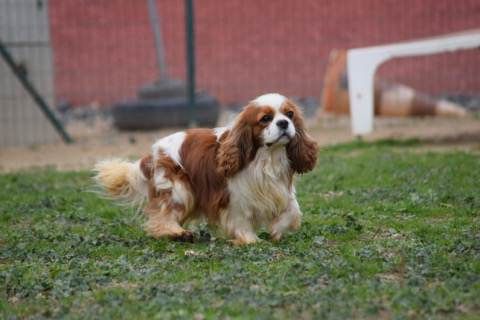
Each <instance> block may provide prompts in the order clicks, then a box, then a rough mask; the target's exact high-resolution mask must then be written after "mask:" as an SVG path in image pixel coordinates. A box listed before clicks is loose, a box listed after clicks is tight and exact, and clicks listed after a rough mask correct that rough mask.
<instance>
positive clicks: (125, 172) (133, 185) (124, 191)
mask: <svg viewBox="0 0 480 320" xmlns="http://www.w3.org/2000/svg"><path fill="white" fill-rule="evenodd" d="M93 170H94V172H95V176H94V179H95V181H96V182H97V184H98V185H99V186H101V187H102V188H103V189H104V190H105V193H106V194H107V196H109V197H110V198H113V199H114V200H119V201H121V202H123V203H125V204H129V205H141V204H142V203H143V202H144V200H145V198H146V197H147V196H148V180H147V178H146V177H145V176H144V175H143V173H142V170H141V168H140V161H136V162H129V161H126V160H121V159H110V160H103V161H100V162H98V163H97V164H96V165H95V167H94V169H93Z"/></svg>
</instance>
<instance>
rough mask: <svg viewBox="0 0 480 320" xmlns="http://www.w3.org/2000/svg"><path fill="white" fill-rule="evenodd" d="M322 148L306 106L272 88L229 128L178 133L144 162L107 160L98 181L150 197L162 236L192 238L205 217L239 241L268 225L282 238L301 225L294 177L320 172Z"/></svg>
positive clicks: (153, 225) (130, 195) (122, 193)
mask: <svg viewBox="0 0 480 320" xmlns="http://www.w3.org/2000/svg"><path fill="white" fill-rule="evenodd" d="M317 149H318V148H317V144H316V143H315V141H313V140H312V138H311V137H310V136H309V135H308V134H307V133H306V131H305V125H304V120H303V116H302V113H301V110H300V109H299V108H298V107H297V106H296V105H295V104H294V103H293V102H292V101H291V100H289V99H287V98H285V97H284V96H282V95H280V94H277V93H270V94H265V95H262V96H260V97H258V98H256V99H255V100H253V101H251V102H250V103H249V104H248V105H247V106H246V107H245V108H244V109H243V111H242V112H241V113H240V114H239V115H238V116H237V117H236V119H235V120H234V121H233V123H232V124H231V125H230V126H228V127H222V128H215V129H189V130H186V131H182V132H177V133H174V134H172V135H170V136H167V137H165V138H162V139H160V140H158V141H157V142H155V144H154V145H153V146H152V152H151V154H150V155H148V156H146V157H144V158H143V159H141V160H139V161H137V162H128V161H123V160H106V161H102V162H100V163H98V164H97V165H96V166H95V171H96V180H97V182H98V183H99V184H100V185H101V186H103V187H104V189H105V190H106V191H107V193H108V194H109V195H110V196H112V197H113V198H115V199H120V200H127V201H135V200H139V199H140V200H141V199H142V198H143V199H145V198H146V199H148V200H147V204H146V206H145V208H144V212H145V214H146V216H147V222H146V230H147V232H148V233H149V234H150V235H152V236H153V237H156V238H160V237H170V238H176V239H180V240H191V239H192V233H191V232H190V231H187V230H185V229H184V228H183V227H182V226H183V225H184V224H185V223H186V222H187V221H190V220H194V219H197V218H204V219H206V221H207V222H208V224H209V225H213V226H217V227H219V228H220V230H221V231H223V233H224V234H225V235H226V236H227V237H229V238H230V239H232V240H233V242H234V243H235V244H248V243H254V242H256V241H257V240H258V237H257V233H256V231H257V230H258V229H259V228H261V227H266V228H267V229H268V230H269V232H270V234H271V237H272V239H274V240H279V239H280V238H281V237H282V235H283V234H284V233H285V232H286V231H288V230H296V229H298V228H299V227H300V222H301V217H302V212H301V211H300V208H299V205H298V202H297V199H296V196H295V187H294V183H293V177H294V174H295V173H304V172H307V171H310V170H312V169H313V167H314V166H315V162H316V159H317Z"/></svg>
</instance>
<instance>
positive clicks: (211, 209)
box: [180, 129, 229, 222]
mask: <svg viewBox="0 0 480 320" xmlns="http://www.w3.org/2000/svg"><path fill="white" fill-rule="evenodd" d="M228 135H229V134H228V133H227V134H226V135H225V134H224V135H222V139H228ZM219 146H220V144H219V142H218V141H217V137H216V135H215V133H214V131H213V130H212V129H191V130H188V131H187V135H186V137H185V141H184V142H183V144H182V147H181V149H180V157H181V158H182V165H183V168H184V170H185V172H186V173H187V175H188V177H189V181H190V187H191V188H192V191H193V194H194V198H195V204H196V207H197V209H198V211H201V212H203V213H204V214H205V215H206V216H207V218H208V220H209V221H211V222H214V221H216V220H217V219H218V215H219V212H220V209H223V208H226V207H227V205H228V201H229V193H228V190H227V181H226V178H225V176H224V175H222V174H220V173H219V172H218V171H217V161H216V154H217V152H218V148H219Z"/></svg>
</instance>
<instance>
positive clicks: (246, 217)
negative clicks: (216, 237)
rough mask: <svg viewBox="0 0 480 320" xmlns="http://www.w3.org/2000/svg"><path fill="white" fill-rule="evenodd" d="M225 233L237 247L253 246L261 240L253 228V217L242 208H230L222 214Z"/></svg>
mask: <svg viewBox="0 0 480 320" xmlns="http://www.w3.org/2000/svg"><path fill="white" fill-rule="evenodd" d="M220 217H221V226H222V229H223V231H224V232H225V233H226V234H227V235H228V236H229V237H230V238H231V239H232V240H231V241H232V243H233V244H235V245H245V244H252V243H255V242H257V241H258V240H259V238H258V237H257V234H256V233H255V229H254V228H253V226H252V222H251V215H250V214H249V212H245V210H242V209H241V208H229V210H225V211H224V212H222V214H221V216H220Z"/></svg>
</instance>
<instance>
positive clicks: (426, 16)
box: [0, 0, 480, 170]
mask: <svg viewBox="0 0 480 320" xmlns="http://www.w3.org/2000/svg"><path fill="white" fill-rule="evenodd" d="M151 2H154V5H153V6H152V3H151ZM187 3H188V1H180V0H158V1H150V2H149V1H147V0H110V1H98V0H49V1H47V0H0V40H1V42H2V46H3V47H4V48H5V49H6V51H8V54H9V55H10V56H11V58H12V59H13V60H14V63H15V65H14V66H13V67H12V66H9V65H8V63H7V62H6V60H5V56H3V59H0V110H1V112H0V127H1V129H0V159H1V162H0V166H1V168H3V169H6V170H8V169H10V168H17V167H22V163H25V164H26V165H30V166H31V165H49V164H52V165H56V166H59V167H64V166H65V167H67V168H69V163H72V162H73V161H74V160H73V159H77V160H76V161H77V162H78V161H80V162H81V164H80V166H81V165H88V164H89V163H91V162H92V161H94V160H95V159H96V158H97V157H101V156H106V155H110V154H116V155H125V156H132V157H133V156H136V155H137V154H138V153H140V152H141V151H140V150H144V151H143V152H148V146H149V145H150V144H151V142H152V139H153V138H155V137H158V136H161V135H163V134H166V133H168V132H170V131H172V130H177V129H178V127H185V126H188V125H192V124H193V125H208V126H215V125H222V124H224V123H226V122H228V121H229V120H230V119H231V118H232V117H233V115H234V114H235V112H237V111H238V110H239V108H240V107H241V106H243V105H244V104H245V103H247V102H248V101H249V100H251V99H252V98H254V97H255V96H258V95H260V94H262V93H266V92H280V93H282V94H284V95H287V96H290V97H293V98H295V99H296V100H297V101H299V103H300V104H302V105H303V107H304V109H305V112H306V114H307V116H308V118H309V123H310V125H311V126H312V131H313V132H314V133H316V134H317V136H318V139H319V140H320V142H324V143H326V144H328V143H335V142H339V141H345V140H348V139H351V138H352V136H351V132H350V131H349V130H350V129H349V122H348V118H347V119H346V117H347V116H348V110H347V111H346V112H345V110H343V111H342V110H341V109H342V107H341V106H339V107H338V108H337V107H336V106H335V105H331V106H327V105H325V104H326V103H328V101H330V100H328V101H327V100H325V97H324V96H325V90H327V91H328V88H327V89H326V88H325V87H326V85H327V84H326V83H325V80H326V75H327V74H328V70H329V68H330V66H331V64H332V59H333V60H334V58H335V55H336V54H338V52H342V50H347V49H351V48H357V47H365V46H373V45H379V44H386V43H395V42H400V41H410V40H415V39H420V38H428V37H433V36H438V35H444V34H449V33H455V32H463V31H466V30H472V29H476V28H479V23H480V2H479V1H477V0H458V1H450V0H423V1H416V0H403V1H393V0H363V1H355V0H342V1H330V0H320V1H318V0H302V1H291V0H290V1H289V0H276V1H267V0H229V1H218V0H217V1H215V0H196V1H193V2H192V4H193V12H192V15H191V16H190V20H189V16H188V14H187V11H188V10H186V9H187V8H186V4H187ZM152 10H153V11H154V12H153V11H152ZM189 21H190V23H192V25H193V34H189V32H188V27H186V26H188V23H189ZM155 32H157V34H155ZM189 35H190V36H192V38H191V39H192V40H194V47H193V48H190V50H188V49H189V46H188V39H189ZM189 52H190V53H191V55H192V56H191V57H193V62H194V67H195V68H194V71H195V73H194V75H193V77H194V79H195V92H196V95H195V99H196V104H197V105H196V106H195V107H194V108H196V109H195V110H196V111H195V112H194V113H193V115H192V113H191V110H192V109H191V108H190V107H191V100H189V99H188V89H189V88H190V87H189V82H188V80H189V78H188V63H189V61H190V62H191V61H192V60H189V59H188V53H189ZM332 57H333V58H332ZM344 69H345V68H344V67H341V68H340V70H344ZM15 70H16V73H17V74H15ZM341 72H342V71H340V73H341ZM479 73H480V51H479V50H478V49H472V50H459V51H454V52H449V53H440V54H435V55H428V56H422V57H411V58H402V59H394V60H391V61H388V62H386V63H385V64H383V65H382V66H381V67H380V69H379V70H378V72H377V77H378V78H379V79H382V81H383V80H384V81H386V82H388V83H393V84H394V86H395V85H397V84H398V85H401V86H407V87H408V88H411V89H412V90H414V91H415V92H418V93H421V94H423V95H426V96H428V97H429V98H430V99H431V100H432V101H437V100H441V99H446V100H448V101H451V102H452V103H455V104H456V105H458V106H460V107H462V108H465V110H467V111H468V112H469V115H468V116H467V117H462V120H460V121H462V122H458V121H459V120H452V119H451V118H450V119H443V118H442V119H439V120H437V119H430V117H429V118H428V119H424V118H422V119H413V120H411V121H410V122H405V120H396V119H391V118H389V117H387V119H384V120H380V121H379V122H378V123H376V124H377V129H376V131H375V133H374V134H373V135H372V137H392V136H393V137H409V136H410V135H413V136H420V137H422V135H423V136H426V137H427V138H428V137H433V138H434V137H438V136H439V135H441V133H445V135H449V136H450V137H451V136H452V135H454V138H455V137H458V136H468V137H469V138H468V139H469V140H473V141H478V140H477V139H478V138H479V136H478V132H479V130H480V129H479V121H478V111H476V110H478V108H479V107H480V99H479V97H480V76H479ZM22 77H23V78H25V79H27V80H28V82H29V83H30V84H31V86H32V87H33V88H34V90H35V92H37V93H38V95H39V96H41V97H42V99H43V100H44V102H45V104H46V105H47V106H48V107H49V110H51V112H52V114H53V115H54V118H55V119H57V120H58V124H59V125H60V126H61V127H62V128H63V129H64V130H65V132H66V133H67V134H68V135H69V136H71V137H72V138H73V139H74V140H75V143H74V145H75V147H72V146H68V148H67V146H64V145H63V144H62V143H61V140H60V138H59V137H60V136H59V134H58V132H57V131H56V130H55V129H54V126H53V125H52V122H51V121H49V120H48V119H47V118H46V116H45V111H44V110H43V111H42V109H41V108H40V107H39V106H38V102H35V101H34V100H33V99H32V94H31V93H29V91H28V90H26V89H25V85H22V82H21V78H22ZM334 78H335V77H334ZM338 79H339V80H338V81H339V82H340V83H339V84H338V86H339V87H342V88H344V89H345V90H348V84H345V83H342V81H343V82H345V76H344V75H341V74H340V75H339V77H338ZM335 94H337V93H335ZM335 94H334V95H335ZM340 94H341V93H340ZM190 98H191V97H190ZM334 100H335V99H334ZM347 103H348V102H347ZM333 104H335V102H334V103H333ZM340 104H341V103H340ZM400 104H401V103H400ZM155 107H158V108H160V109H159V110H160V111H158V110H157V111H153V113H149V112H152V108H155ZM116 108H117V113H116V114H115V112H116V111H115V109H116ZM162 108H164V109H165V110H167V111H162V110H163V109H162ZM202 108H203V109H202ZM347 108H348V107H347ZM336 109H338V110H336ZM202 110H204V111H202ZM322 110H323V111H325V110H327V111H330V112H327V113H325V112H322ZM336 111H339V112H336ZM142 112H143V113H142ZM158 112H160V113H158ZM345 113H347V114H345ZM331 114H336V116H332V115H331ZM342 114H343V115H342ZM427 114H428V112H427ZM152 115H153V116H152ZM386 116H389V114H386ZM192 117H197V119H196V121H193V122H192V121H191V120H192V119H191V118H192ZM152 118H158V119H159V120H158V121H159V123H158V124H157V125H155V124H154V123H153V124H152V123H151V121H150V120H152ZM160 118H161V119H160ZM122 119H123V120H122ZM122 121H123V122H122ZM149 121H150V122H149ZM142 123H143V124H144V125H145V128H142ZM130 129H135V131H131V130H130ZM142 129H148V131H147V132H146V133H144V132H141V131H138V130H142ZM434 129H435V130H439V131H435V130H434ZM382 130H383V131H382ZM422 130H426V131H425V132H424V131H422ZM432 130H433V131H432ZM442 130H443V131H442ZM445 130H447V131H448V132H447V131H445ZM462 130H463V131H462ZM427 131H428V132H427ZM439 132H440V133H439ZM454 138H452V139H454ZM322 139H324V140H322ZM22 148H23V149H22ZM59 148H60V149H61V148H67V149H65V152H62V157H61V158H62V159H60V160H58V161H53V160H51V159H50V160H48V159H49V157H53V156H52V155H51V154H52V153H56V152H55V150H59ZM79 150H80V151H79ZM120 151H121V152H120ZM119 152H120V153H121V154H118V153H119ZM66 154H71V157H70V158H69V156H67V155H66ZM29 157H30V158H32V160H30V161H29V160H27V159H28V158H29ZM79 158H80V159H81V160H78V159H79ZM62 160H63V161H64V163H62ZM69 161H70V162H69ZM1 168H0V169H1Z"/></svg>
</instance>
